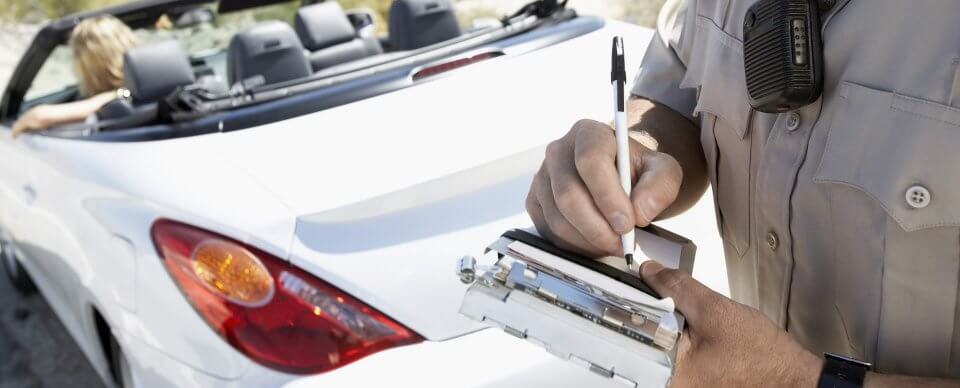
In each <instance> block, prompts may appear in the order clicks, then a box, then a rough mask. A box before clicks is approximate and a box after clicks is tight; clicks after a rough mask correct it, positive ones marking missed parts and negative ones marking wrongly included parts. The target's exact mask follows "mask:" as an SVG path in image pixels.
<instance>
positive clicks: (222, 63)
mask: <svg viewBox="0 0 960 388" xmlns="http://www.w3.org/2000/svg"><path fill="white" fill-rule="evenodd" d="M180 1H186V2H191V4H190V5H188V6H185V7H186V9H187V11H182V9H181V10H180V11H181V14H180V16H179V18H178V19H177V23H181V22H182V21H183V19H184V18H186V19H188V21H187V22H188V23H194V22H196V23H201V22H209V20H211V19H212V18H214V17H215V16H212V15H213V14H212V12H210V9H209V5H210V1H212V0H180ZM258 1H259V2H260V3H259V4H271V2H272V3H276V0H219V2H218V6H219V8H218V12H219V13H220V14H223V13H226V12H228V11H234V10H236V9H244V8H249V7H251V4H253V5H252V6H258V5H259V4H258V3H257V2H258ZM540 3H548V4H552V5H550V6H552V7H555V8H559V9H563V7H564V6H565V2H563V3H560V5H559V6H558V5H557V1H556V0H552V1H551V0H541V1H534V2H533V3H531V4H540ZM190 7H193V8H192V9H195V10H199V11H204V12H190V9H191V8H190ZM527 8H530V6H527V7H525V9H527ZM534 10H535V9H534ZM161 11H162V10H161ZM162 15H167V13H163V14H162ZM518 15H520V14H519V13H518ZM521 16H526V17H532V16H530V15H521ZM568 16H569V15H568ZM515 17H516V16H515ZM125 21H126V20H125ZM388 22H389V31H388V32H389V33H388V35H386V36H378V35H377V32H376V25H375V23H374V17H373V15H372V13H371V11H369V10H364V9H360V10H346V11H345V10H344V9H343V8H342V7H341V5H340V4H339V3H338V2H337V1H334V0H327V1H322V2H319V3H309V4H303V5H301V6H300V7H299V8H298V9H296V11H295V14H294V15H293V18H292V21H291V22H285V21H279V20H264V21H259V22H256V23H255V24H253V25H252V26H249V27H247V28H245V29H243V30H241V31H239V32H237V33H235V34H233V35H232V37H230V39H229V44H228V45H227V47H226V49H225V50H215V51H213V52H203V53H188V52H187V51H185V50H184V48H183V47H182V46H181V43H180V42H178V40H176V39H172V38H167V39H160V40H155V41H151V42H148V43H144V44H141V45H140V46H138V47H135V48H133V49H130V50H128V51H127V52H126V53H125V55H124V57H123V60H124V64H123V70H124V82H125V88H126V89H127V90H129V98H122V99H117V100H114V101H113V102H111V103H109V104H107V105H105V106H104V107H103V108H101V109H100V110H99V111H98V112H97V113H96V117H95V119H96V120H93V122H94V123H95V124H94V125H93V126H92V127H91V120H88V121H87V122H85V123H78V124H75V125H67V126H64V127H63V128H60V129H62V130H60V131H56V130H54V131H49V132H52V133H54V134H55V133H60V134H61V135H64V134H66V135H64V136H66V137H80V136H88V135H90V134H91V133H97V132H107V131H115V130H118V129H134V128H139V127H145V126H157V125H169V124H175V123H176V122H178V121H186V120H194V119H198V118H204V117H207V116H210V115H211V112H221V111H224V110H230V109H236V108H237V107H240V106H245V105H246V104H252V103H259V102H261V101H267V100H268V99H269V98H272V97H276V96H278V95H280V96H284V97H285V96H287V95H290V94H293V92H294V91H295V90H312V89H315V88H318V87H325V86H330V85H334V84H336V83H337V82H340V81H343V80H344V79H347V80H349V79H350V77H348V76H347V75H350V74H355V75H364V74H361V73H363V72H362V71H360V70H367V69H376V70H379V71H376V72H367V73H365V74H367V75H369V74H376V73H384V72H385V70H386V68H384V66H385V65H387V64H398V63H405V64H407V65H411V66H412V65H417V64H418V62H414V61H407V62H403V61H402V59H405V58H423V60H422V61H421V62H423V61H429V60H433V61H436V60H437V58H443V56H437V55H433V56H430V55H427V53H432V52H442V53H441V54H443V55H446V56H450V55H451V53H453V54H456V51H454V50H453V48H456V47H459V46H457V45H458V44H462V43H463V42H467V41H468V40H469V39H480V38H483V39H486V40H482V41H478V42H487V43H489V42H490V41H492V39H493V40H495V39H502V37H508V36H511V34H516V31H514V30H512V29H511V28H510V27H513V28H514V29H516V28H517V27H516V26H511V23H512V22H511V19H507V18H505V19H503V20H502V21H501V23H502V24H503V25H502V26H497V27H499V30H502V31H497V30H498V28H497V27H484V28H479V29H475V30H467V31H464V30H463V29H461V26H460V23H459V21H458V19H457V16H456V13H455V10H454V6H453V4H452V3H451V1H450V0H394V1H393V2H392V4H391V7H390V10H389V21H388ZM141 23H142V26H145V27H146V28H149V26H150V24H149V21H147V22H141ZM128 24H130V23H129V22H128ZM517 24H519V23H517ZM135 28H144V27H141V26H135ZM67 31H69V30H67ZM498 34H499V35H498ZM61 44H62V42H61ZM464 47H466V46H464ZM495 56H497V55H492V56H489V57H495ZM484 58H487V57H484ZM44 59H45V58H44ZM426 63H429V62H426ZM406 71H408V72H409V71H410V70H409V69H408V70H406ZM345 77H346V78H345ZM415 79H416V78H415ZM298 88H299V89H298ZM8 89H9V88H8ZM381 89H382V88H381ZM278 90H279V91H278ZM9 94H10V90H8V91H7V95H6V96H5V101H4V109H5V110H8V109H9V107H8V105H9V102H8V101H6V99H7V98H9ZM59 96H63V98H64V100H61V101H55V98H56V97H57V96H56V95H55V96H49V97H45V98H42V99H37V100H39V101H40V102H42V103H50V102H66V101H69V100H70V99H73V98H75V97H76V92H75V91H74V92H73V93H72V94H68V93H66V91H64V92H61V93H60V94H59ZM341 100H342V99H341ZM17 103H18V104H19V103H20V102H19V101H18V102H17ZM31 104H35V102H31V101H27V102H26V103H23V104H20V105H19V111H20V112H23V111H25V109H26V108H29V106H31ZM330 104H334V102H330V103H327V105H314V106H312V107H304V108H299V109H298V110H297V111H305V110H307V109H317V108H319V107H323V106H335V105H330ZM304 113H305V112H304ZM6 114H7V115H8V116H7V117H8V118H9V113H6ZM299 114H302V113H299ZM217 125H218V127H219V130H224V129H223V127H224V125H223V123H222V122H220V123H218V124H217ZM208 126H209V125H208ZM246 126H249V123H248V124H247V125H246ZM168 132H169V131H168ZM78 133H79V134H80V135H78ZM135 137H136V136H134V138H135ZM164 137H170V136H168V135H163V136H158V137H154V138H164ZM118 138H119V139H125V138H126V137H124V136H120V137H118ZM121 141H122V140H121Z"/></svg>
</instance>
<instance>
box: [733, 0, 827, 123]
mask: <svg viewBox="0 0 960 388" xmlns="http://www.w3.org/2000/svg"><path fill="white" fill-rule="evenodd" d="M743 63H744V69H745V72H746V81H747V92H748V94H749V95H750V105H751V106H752V107H753V108H754V109H756V110H758V111H760V112H766V113H782V112H787V111H791V110H795V109H798V108H801V107H803V106H806V105H808V104H810V103H813V102H814V101H816V100H817V99H818V98H820V94H821V93H822V92H823V44H822V41H821V36H820V13H819V9H818V7H817V2H816V1H815V0H761V1H760V2H757V3H756V4H754V5H753V6H751V7H750V9H748V10H747V13H746V15H744V22H743Z"/></svg>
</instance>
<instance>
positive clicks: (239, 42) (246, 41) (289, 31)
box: [227, 21, 312, 85]
mask: <svg viewBox="0 0 960 388" xmlns="http://www.w3.org/2000/svg"><path fill="white" fill-rule="evenodd" d="M227 50H228V54H227V78H228V81H229V82H230V84H231V85H234V84H236V83H238V82H242V81H244V80H246V79H248V78H251V77H256V76H262V77H263V79H264V82H265V83H266V84H273V83H278V82H284V81H289V80H292V79H297V78H302V77H306V76H309V75H310V74H311V73H312V72H311V70H310V63H309V62H308V61H307V57H306V55H304V52H303V44H301V43H300V39H299V38H297V34H296V33H295V32H293V28H290V25H288V24H286V23H283V22H280V21H269V22H264V23H261V24H257V25H255V26H253V27H251V28H250V29H248V30H246V31H243V32H241V33H238V34H236V35H234V36H233V38H232V39H231V40H230V47H229V48H228V49H227Z"/></svg>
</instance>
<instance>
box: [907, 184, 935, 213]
mask: <svg viewBox="0 0 960 388" xmlns="http://www.w3.org/2000/svg"><path fill="white" fill-rule="evenodd" d="M930 199H931V198H930V190H927V188H926V187H923V186H920V185H916V186H912V187H910V188H909V189H907V205H910V207H912V208H914V209H923V208H925V207H927V206H928V205H930Z"/></svg>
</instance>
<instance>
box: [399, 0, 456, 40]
mask: <svg viewBox="0 0 960 388" xmlns="http://www.w3.org/2000/svg"><path fill="white" fill-rule="evenodd" d="M460 34H461V32H460V24H459V22H458V21H457V16H456V14H455V13H454V10H453V4H451V3H450V1H449V0H394V2H393V4H392V5H391V6H390V44H391V47H392V49H393V50H416V49H418V48H422V47H426V46H429V45H432V44H435V43H439V42H443V41H446V40H450V39H453V38H456V37H459V36H460Z"/></svg>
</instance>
